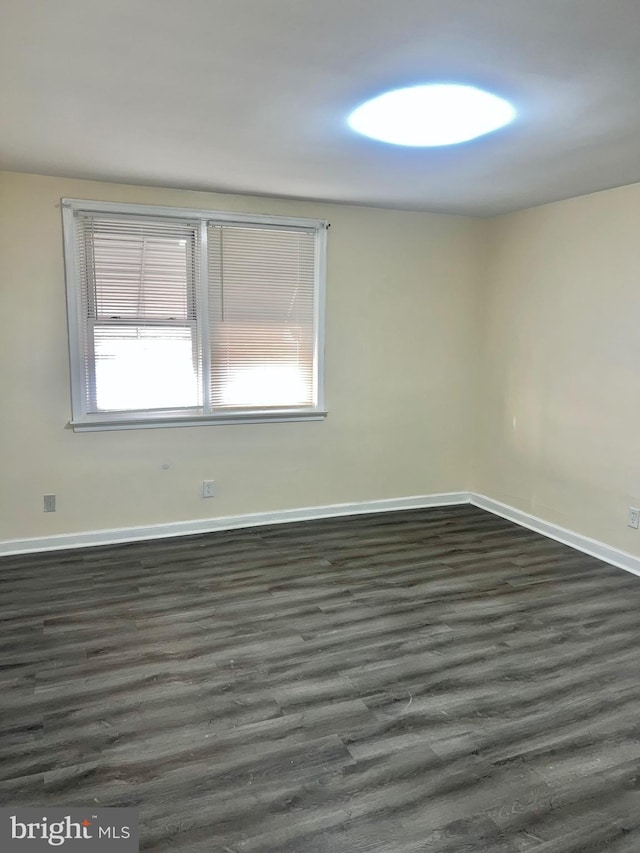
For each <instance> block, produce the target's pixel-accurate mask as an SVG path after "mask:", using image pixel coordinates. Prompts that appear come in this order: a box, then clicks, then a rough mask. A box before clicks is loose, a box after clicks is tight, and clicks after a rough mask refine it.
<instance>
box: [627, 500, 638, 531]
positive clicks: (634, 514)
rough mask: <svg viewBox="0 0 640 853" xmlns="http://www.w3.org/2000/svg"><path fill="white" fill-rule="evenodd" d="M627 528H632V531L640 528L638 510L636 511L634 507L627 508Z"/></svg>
mask: <svg viewBox="0 0 640 853" xmlns="http://www.w3.org/2000/svg"><path fill="white" fill-rule="evenodd" d="M627 527H633V528H634V530H637V529H638V527H640V509H637V508H636V507H635V506H630V507H629V514H628V515H627Z"/></svg>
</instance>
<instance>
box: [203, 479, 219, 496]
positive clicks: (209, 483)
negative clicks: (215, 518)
mask: <svg viewBox="0 0 640 853" xmlns="http://www.w3.org/2000/svg"><path fill="white" fill-rule="evenodd" d="M215 493H216V482H215V480H203V481H202V497H203V498H212V497H214V496H215Z"/></svg>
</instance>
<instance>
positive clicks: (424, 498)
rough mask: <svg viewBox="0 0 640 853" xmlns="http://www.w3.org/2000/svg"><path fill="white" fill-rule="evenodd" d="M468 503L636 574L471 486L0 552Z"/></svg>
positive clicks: (626, 559) (16, 542)
mask: <svg viewBox="0 0 640 853" xmlns="http://www.w3.org/2000/svg"><path fill="white" fill-rule="evenodd" d="M467 503H471V504H473V505H474V506H477V507H478V508H479V509H484V510H486V511H487V512H491V513H493V514H494V515H499V516H501V517H502V518H506V519H507V520H508V521H513V522H514V523H515V524H519V525H520V526H521V527H526V528H528V529H529V530H534V531H535V532H536V533H541V534H542V535H543V536H547V537H549V538H550V539H555V540H556V541H557V542H562V543H563V544H564V545H569V546H570V547H571V548H575V549H576V550H578V551H582V552H583V553H584V554H589V555H590V556H592V557H597V558H598V559H599V560H603V561H604V562H606V563H610V564H611V565H613V566H617V567H618V568H620V569H624V570H625V571H627V572H631V573H632V574H634V575H638V576H640V557H634V556H633V554H629V553H627V552H626V551H620V550H619V549H618V548H612V547H611V546H610V545H606V544H605V543H604V542H599V541H598V540H597V539H591V538H589V537H588V536H583V535H582V534H580V533H575V532H574V531H573V530H567V529H566V528H564V527H560V526H559V525H557V524H552V523H551V522H549V521H545V520H544V519H542V518H538V517H537V516H534V515H530V514H529V513H527V512H523V511H522V510H519V509H516V508H515V507H512V506H509V505H508V504H503V503H500V501H496V500H493V498H488V497H486V496H485V495H480V494H477V493H475V492H443V493H442V494H432V495H414V496H412V497H406V498H387V499H383V500H371V501H357V502H354V503H344V504H329V505H326V506H312V507H302V508H300V509H284V510H277V511H275V512H256V513H250V514H247V515H226V516H221V517H220V518H201V519H196V520H193V521H174V522H170V523H168V524H149V525H146V526H143V527H121V528H117V529H112V530H89V531H85V532H82V533H61V534H58V535H54V536H41V537H35V538H32V539H9V540H5V541H4V542H0V557H1V556H11V555H13V554H31V553H37V552H39V551H59V550H63V549H67V548H87V547H90V546H94V545H115V544H119V543H124V542H139V541H144V540H146V539H167V538H170V537H173V536H193V535H195V534H198V533H213V532H215V531H216V530H234V529H237V528H242V527H261V526H263V525H265V524H285V523H286V522H294V521H313V520H314V519H317V518H338V517H340V516H346V515H363V514H368V513H374V512H393V511H397V510H403V509H426V508H428V507H438V506H455V505H459V504H467Z"/></svg>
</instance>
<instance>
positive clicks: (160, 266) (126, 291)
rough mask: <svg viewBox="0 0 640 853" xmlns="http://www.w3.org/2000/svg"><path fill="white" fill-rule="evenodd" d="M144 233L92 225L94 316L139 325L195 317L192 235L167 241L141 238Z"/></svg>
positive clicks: (117, 226) (129, 227)
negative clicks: (191, 289)
mask: <svg viewBox="0 0 640 853" xmlns="http://www.w3.org/2000/svg"><path fill="white" fill-rule="evenodd" d="M142 228H143V226H139V225H138V226H136V225H135V224H131V223H129V222H126V221H125V222H124V224H121V223H119V222H118V223H107V224H106V225H100V224H94V225H93V228H92V231H91V235H90V236H91V240H92V246H91V250H92V253H93V254H92V257H93V284H94V299H95V308H94V311H93V312H92V313H93V315H94V316H95V317H97V318H98V319H108V318H122V319H126V318H131V319H140V320H148V319H152V320H163V319H166V320H168V319H184V320H186V319H187V318H189V317H192V316H193V299H192V295H191V293H190V287H191V277H192V276H191V269H190V263H189V262H190V255H191V252H192V245H191V243H192V240H191V239H190V238H191V236H192V235H188V234H187V233H185V236H184V237H182V236H175V237H173V236H172V237H168V236H164V235H155V234H147V233H142Z"/></svg>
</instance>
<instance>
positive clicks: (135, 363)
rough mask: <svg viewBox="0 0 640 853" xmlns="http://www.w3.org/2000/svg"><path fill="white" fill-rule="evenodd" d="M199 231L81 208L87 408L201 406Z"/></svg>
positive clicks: (79, 255) (183, 225) (178, 224)
mask: <svg viewBox="0 0 640 853" xmlns="http://www.w3.org/2000/svg"><path fill="white" fill-rule="evenodd" d="M197 233H198V232H197V228H196V226H195V225H194V224H193V223H189V222H187V221H172V220H163V219H152V218H150V217H144V218H142V217H138V218H136V217H126V216H117V215H113V216H112V215H108V214H104V215H92V214H89V213H84V212H77V213H76V241H77V247H76V248H77V252H76V257H77V259H78V264H79V275H80V279H81V282H82V284H83V287H82V288H81V294H80V296H81V313H82V316H83V317H84V318H85V319H86V323H83V327H82V329H81V330H80V336H81V347H82V350H83V352H82V356H83V360H84V364H83V371H84V378H85V389H86V400H85V403H86V411H87V412H88V413H97V412H104V411H140V410H158V409H159V410H165V409H174V408H180V409H183V408H196V407H198V406H199V405H201V401H200V398H201V394H200V387H201V359H200V356H199V344H198V321H197V314H196V296H195V283H196V280H197V266H198V247H197Z"/></svg>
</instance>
